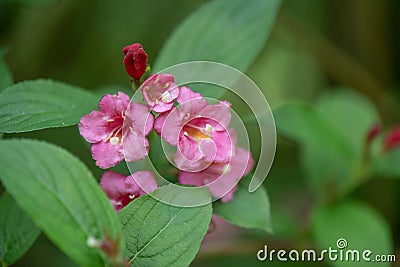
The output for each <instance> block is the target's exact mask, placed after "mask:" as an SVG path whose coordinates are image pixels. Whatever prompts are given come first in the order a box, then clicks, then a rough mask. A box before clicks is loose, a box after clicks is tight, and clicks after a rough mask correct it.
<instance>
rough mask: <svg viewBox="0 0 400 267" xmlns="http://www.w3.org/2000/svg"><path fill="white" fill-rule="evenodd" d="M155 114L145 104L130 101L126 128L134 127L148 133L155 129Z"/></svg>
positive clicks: (144, 133) (125, 123) (138, 130)
mask: <svg viewBox="0 0 400 267" xmlns="http://www.w3.org/2000/svg"><path fill="white" fill-rule="evenodd" d="M153 124H154V116H153V114H151V113H150V110H149V109H148V108H147V107H146V106H145V105H143V104H139V103H130V105H129V107H128V109H127V110H126V117H125V121H124V129H128V128H132V129H133V130H134V131H135V132H137V133H140V134H143V135H148V134H149V133H150V131H151V130H152V129H153Z"/></svg>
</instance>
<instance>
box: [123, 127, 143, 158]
mask: <svg viewBox="0 0 400 267" xmlns="http://www.w3.org/2000/svg"><path fill="white" fill-rule="evenodd" d="M148 151H149V142H148V141H147V139H146V137H145V136H144V135H143V134H140V133H137V132H135V131H134V130H133V129H132V128H130V129H128V130H127V131H126V133H125V135H124V143H123V153H124V156H125V160H126V161H127V162H133V161H138V160H141V159H144V158H145V157H146V156H147V154H148Z"/></svg>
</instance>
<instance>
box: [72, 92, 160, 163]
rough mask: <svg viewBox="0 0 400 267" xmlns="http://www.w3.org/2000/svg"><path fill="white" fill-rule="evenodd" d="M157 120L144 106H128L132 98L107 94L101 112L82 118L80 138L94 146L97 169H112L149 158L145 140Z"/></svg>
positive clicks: (101, 105)
mask: <svg viewBox="0 0 400 267" xmlns="http://www.w3.org/2000/svg"><path fill="white" fill-rule="evenodd" d="M153 122H154V117H153V115H152V114H150V113H149V110H148V109H147V107H146V106H145V105H142V104H138V103H129V97H128V96H127V95H126V94H124V93H122V92H118V93H117V94H115V95H110V94H106V95H105V96H104V97H103V98H102V99H101V100H100V102H99V111H97V110H94V111H92V112H90V113H89V114H87V115H85V116H83V117H82V118H81V120H80V123H79V131H80V134H81V135H82V136H83V137H84V138H85V140H86V141H88V142H89V143H91V144H92V145H91V149H90V150H91V153H92V157H93V159H94V160H96V165H97V166H99V167H100V168H103V169H106V168H110V167H112V166H114V165H116V164H118V163H119V162H121V161H122V160H123V159H124V158H125V159H126V161H136V160H140V159H142V158H144V157H146V156H147V154H148V141H147V139H146V136H147V135H148V134H149V132H150V131H151V129H152V127H153Z"/></svg>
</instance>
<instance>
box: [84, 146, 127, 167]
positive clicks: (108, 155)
mask: <svg viewBox="0 0 400 267" xmlns="http://www.w3.org/2000/svg"><path fill="white" fill-rule="evenodd" d="M90 151H91V153H92V157H93V159H94V160H95V161H96V165H97V166H99V167H100V168H102V169H108V168H111V167H113V166H115V165H117V164H118V163H120V162H121V161H122V160H123V158H124V157H123V155H122V149H121V146H120V145H119V144H116V145H112V144H111V143H110V142H104V141H101V142H98V143H95V144H92V146H91V147H90Z"/></svg>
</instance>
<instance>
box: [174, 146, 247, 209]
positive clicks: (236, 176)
mask: <svg viewBox="0 0 400 267" xmlns="http://www.w3.org/2000/svg"><path fill="white" fill-rule="evenodd" d="M253 165H254V161H253V159H252V157H251V154H250V152H248V151H246V150H244V149H241V148H237V149H236V151H235V155H234V156H233V157H232V159H231V160H230V161H229V162H228V163H212V164H211V165H210V166H208V167H207V168H206V169H204V170H202V171H200V172H186V171H181V172H179V183H181V184H188V185H195V186H206V187H207V188H208V189H209V190H210V193H211V195H212V196H213V197H214V198H217V199H219V198H221V201H222V202H228V201H231V200H232V198H233V195H234V193H235V191H236V190H237V183H238V182H239V180H240V179H241V178H242V177H243V176H245V175H247V174H248V173H249V172H250V170H251V169H252V168H253Z"/></svg>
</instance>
